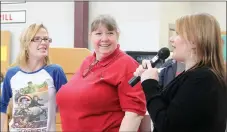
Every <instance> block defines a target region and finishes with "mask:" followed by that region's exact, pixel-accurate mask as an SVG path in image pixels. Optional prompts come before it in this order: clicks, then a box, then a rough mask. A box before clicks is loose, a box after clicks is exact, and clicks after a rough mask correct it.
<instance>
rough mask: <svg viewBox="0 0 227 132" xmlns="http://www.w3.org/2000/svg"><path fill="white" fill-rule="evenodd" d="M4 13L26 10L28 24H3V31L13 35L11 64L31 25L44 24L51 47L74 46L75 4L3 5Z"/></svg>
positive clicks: (30, 3) (33, 3) (28, 3)
mask: <svg viewBox="0 0 227 132" xmlns="http://www.w3.org/2000/svg"><path fill="white" fill-rule="evenodd" d="M1 10H2V11H8V10H10V11H11V10H26V13H27V15H26V23H20V24H1V30H8V31H10V32H11V33H12V34H11V35H12V41H11V44H12V46H11V59H10V60H11V63H12V62H13V61H15V59H16V56H17V53H18V51H19V47H20V46H19V36H20V34H21V32H22V31H23V30H24V28H25V27H27V26H28V25H30V24H31V23H36V22H37V23H43V24H44V25H45V26H46V27H47V28H48V30H49V34H50V37H51V38H52V39H53V42H52V44H51V45H50V46H51V47H70V48H72V47H73V45H74V28H73V27H74V2H26V3H21V4H1Z"/></svg>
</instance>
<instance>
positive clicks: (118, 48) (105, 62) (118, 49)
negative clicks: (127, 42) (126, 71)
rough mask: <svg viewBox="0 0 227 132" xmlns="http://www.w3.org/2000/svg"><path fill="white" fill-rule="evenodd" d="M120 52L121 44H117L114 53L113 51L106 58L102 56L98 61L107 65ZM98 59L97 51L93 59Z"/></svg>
mask: <svg viewBox="0 0 227 132" xmlns="http://www.w3.org/2000/svg"><path fill="white" fill-rule="evenodd" d="M119 53H120V45H119V44H118V45H117V48H116V49H115V50H114V52H113V53H111V54H110V55H108V56H106V57H105V58H102V59H101V60H100V61H99V62H98V63H99V64H100V65H102V66H106V65H108V64H109V63H110V62H111V61H112V60H114V59H116V57H117V56H118V55H119ZM95 59H96V53H95V52H94V53H93V59H92V60H93V61H95Z"/></svg>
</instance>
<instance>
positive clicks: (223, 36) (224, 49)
mask: <svg viewBox="0 0 227 132" xmlns="http://www.w3.org/2000/svg"><path fill="white" fill-rule="evenodd" d="M221 37H222V39H223V41H224V47H223V56H224V59H225V60H226V32H225V31H223V32H222V33H221Z"/></svg>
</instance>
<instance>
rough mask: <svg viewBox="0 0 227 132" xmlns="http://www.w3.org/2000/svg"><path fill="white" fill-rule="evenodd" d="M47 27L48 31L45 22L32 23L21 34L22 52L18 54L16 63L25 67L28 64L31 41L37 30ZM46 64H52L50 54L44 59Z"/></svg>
mask: <svg viewBox="0 0 227 132" xmlns="http://www.w3.org/2000/svg"><path fill="white" fill-rule="evenodd" d="M42 28H43V29H45V30H46V31H47V28H46V27H45V26H44V25H43V24H36V23H34V24H31V25H30V26H29V27H28V28H27V29H26V30H25V31H24V32H23V33H22V34H21V36H20V52H19V55H18V56H17V59H16V63H15V65H18V66H21V67H24V66H26V65H27V62H28V59H29V56H28V47H29V45H30V43H31V40H32V39H33V38H34V37H35V35H36V34H37V32H38V31H39V30H40V29H42ZM47 32H48V31H47ZM44 64H45V65H48V64H50V59H49V56H46V57H45V59H44Z"/></svg>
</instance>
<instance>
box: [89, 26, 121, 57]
mask: <svg viewBox="0 0 227 132" xmlns="http://www.w3.org/2000/svg"><path fill="white" fill-rule="evenodd" d="M117 39H118V35H117V32H116V31H109V30H108V29H107V28H106V27H105V26H100V27H99V28H98V29H97V30H95V31H93V32H92V33H91V41H92V43H93V46H94V49H95V52H96V55H97V56H100V57H101V58H103V57H106V56H108V55H110V54H111V53H113V52H114V50H115V49H116V48H117V44H118V42H117Z"/></svg>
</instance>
